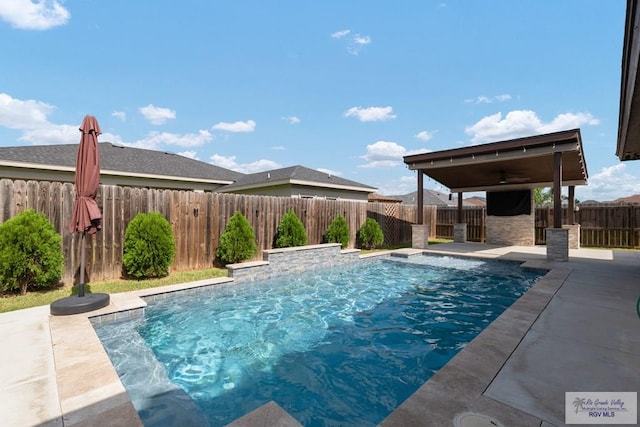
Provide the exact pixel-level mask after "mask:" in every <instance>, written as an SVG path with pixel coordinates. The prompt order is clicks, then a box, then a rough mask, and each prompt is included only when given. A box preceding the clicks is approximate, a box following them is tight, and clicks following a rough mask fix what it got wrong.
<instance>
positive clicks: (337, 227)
mask: <svg viewBox="0 0 640 427" xmlns="http://www.w3.org/2000/svg"><path fill="white" fill-rule="evenodd" d="M324 236H325V240H326V242H327V243H340V245H341V248H342V249H344V248H346V247H347V246H349V225H348V224H347V220H345V219H344V217H343V216H342V215H340V216H339V217H337V218H335V219H334V220H333V221H331V224H329V227H328V228H327V231H326V233H325V235H324Z"/></svg>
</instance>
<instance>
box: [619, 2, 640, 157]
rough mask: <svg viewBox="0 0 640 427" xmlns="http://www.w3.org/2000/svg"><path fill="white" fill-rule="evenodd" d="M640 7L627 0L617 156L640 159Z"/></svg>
mask: <svg viewBox="0 0 640 427" xmlns="http://www.w3.org/2000/svg"><path fill="white" fill-rule="evenodd" d="M639 26H640V8H639V7H638V0H627V12H626V21H625V29H624V43H623V47H622V76H621V79H620V112H619V119H618V143H617V147H616V155H617V156H618V158H619V159H620V160H638V159H640V75H638V63H639V62H640V28H639Z"/></svg>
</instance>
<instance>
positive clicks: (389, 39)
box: [0, 0, 640, 201]
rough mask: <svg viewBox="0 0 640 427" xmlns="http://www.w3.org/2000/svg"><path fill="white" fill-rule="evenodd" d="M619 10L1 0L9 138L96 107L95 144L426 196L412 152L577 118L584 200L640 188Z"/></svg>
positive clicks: (576, 4)
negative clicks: (622, 152)
mask: <svg viewBox="0 0 640 427" xmlns="http://www.w3.org/2000/svg"><path fill="white" fill-rule="evenodd" d="M625 6H626V2H625V1H623V0H615V1H601V0H565V1H556V0H535V1H534V0H528V1H527V0H522V1H513V0H506V1H504V0H492V1H490V2H486V1H466V0H464V1H463V0H455V1H454V0H445V1H429V0H421V1H418V0H407V1H397V2H390V1H377V0H374V1H372V0H368V1H356V0H353V1H344V0H327V1H322V2H313V3H312V2H305V1H293V0H290V1H289V0H287V1H278V2H266V1H257V0H251V1H249V0H233V1H231V0H229V1H202V0H199V1H194V0H183V1H180V2H175V1H168V0H158V1H156V2H153V5H151V3H149V2H137V1H130V0H126V1H125V0H109V1H106V0H105V1H98V0H82V1H80V0H66V1H63V0H59V1H51V0H49V1H47V0H43V1H41V2H39V3H35V2H32V1H30V0H2V1H1V2H0V58H2V59H1V62H0V64H1V66H0V145H1V146H16V145H32V144H61V143H67V144H68V143H77V142H79V132H78V126H79V125H80V123H81V122H82V118H83V117H84V115H85V114H92V115H94V116H96V117H97V119H98V121H99V123H100V125H101V127H102V130H103V135H101V137H100V141H102V142H106V141H109V142H113V143H118V144H124V145H130V146H134V147H140V148H148V149H154V150H162V151H171V152H175V153H179V154H182V155H185V156H188V157H193V158H196V159H198V160H201V161H204V162H210V163H213V164H216V165H219V166H222V167H226V168H229V169H233V170H237V171H240V172H244V173H252V172H258V171H262V170H269V169H275V168H279V167H286V166H293V165H297V164H300V165H303V166H306V167H309V168H314V169H319V170H323V171H328V172H331V173H332V174H335V175H338V176H341V177H344V178H348V179H352V180H355V181H358V182H361V183H364V184H367V185H371V186H373V187H377V188H378V189H379V192H380V193H382V194H386V195H392V194H406V193H409V192H412V191H415V189H416V175H415V172H413V171H409V170H408V169H407V168H406V167H405V165H404V163H403V162H402V156H403V155H406V154H412V153H417V152H425V151H437V150H444V149H450V148H457V147H463V146H468V145H472V144H479V143H485V142H493V141H500V140H504V139H509V138H515V137H520V136H528V135H535V134H540V133H546V132H552V131H557V130H563V129H572V128H578V127H579V128H580V129H581V131H582V138H583V145H584V150H585V155H586V161H587V169H588V172H589V185H588V186H585V187H577V188H576V197H577V198H578V199H580V200H587V199H596V200H602V201H605V200H613V199H615V198H617V197H623V196H630V195H633V194H640V161H636V162H620V161H619V160H618V158H617V157H616V156H615V149H616V139H617V129H618V110H619V97H620V70H621V68H620V66H621V58H622V42H623V31H624V18H625ZM425 186H426V187H427V188H432V189H437V190H440V191H447V189H445V188H442V187H441V186H440V185H439V184H438V183H436V182H434V181H432V180H430V179H426V180H425Z"/></svg>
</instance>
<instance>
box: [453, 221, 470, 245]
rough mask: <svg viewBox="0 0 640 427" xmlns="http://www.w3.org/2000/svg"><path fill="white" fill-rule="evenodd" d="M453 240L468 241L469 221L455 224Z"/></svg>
mask: <svg viewBox="0 0 640 427" xmlns="http://www.w3.org/2000/svg"><path fill="white" fill-rule="evenodd" d="M453 241H454V242H456V243H466V242H467V223H466V222H461V223H458V224H453Z"/></svg>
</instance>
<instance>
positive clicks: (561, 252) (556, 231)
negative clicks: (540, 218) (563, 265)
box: [544, 228, 569, 262]
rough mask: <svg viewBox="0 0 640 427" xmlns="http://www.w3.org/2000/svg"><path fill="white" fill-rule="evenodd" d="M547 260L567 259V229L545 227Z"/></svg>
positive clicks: (564, 260)
mask: <svg viewBox="0 0 640 427" xmlns="http://www.w3.org/2000/svg"><path fill="white" fill-rule="evenodd" d="M544 231H545V236H546V239H547V261H563V262H566V261H569V230H568V229H566V228H546V229H545V230H544Z"/></svg>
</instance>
